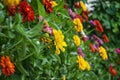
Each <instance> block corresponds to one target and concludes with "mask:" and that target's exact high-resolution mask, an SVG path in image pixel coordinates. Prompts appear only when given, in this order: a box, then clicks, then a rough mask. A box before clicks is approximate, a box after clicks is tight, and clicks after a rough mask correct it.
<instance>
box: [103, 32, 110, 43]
mask: <svg viewBox="0 0 120 80" xmlns="http://www.w3.org/2000/svg"><path fill="white" fill-rule="evenodd" d="M102 38H103V40H104V42H106V43H107V42H109V39H108V37H107V35H106V34H103V35H102Z"/></svg>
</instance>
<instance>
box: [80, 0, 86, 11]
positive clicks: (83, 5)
mask: <svg viewBox="0 0 120 80" xmlns="http://www.w3.org/2000/svg"><path fill="white" fill-rule="evenodd" d="M80 5H81V7H82V10H83V11H87V7H86V6H85V4H84V2H83V1H80Z"/></svg>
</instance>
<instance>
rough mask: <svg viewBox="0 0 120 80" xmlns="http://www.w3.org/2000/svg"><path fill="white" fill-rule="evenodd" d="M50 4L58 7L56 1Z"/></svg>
mask: <svg viewBox="0 0 120 80" xmlns="http://www.w3.org/2000/svg"><path fill="white" fill-rule="evenodd" d="M50 4H51V5H52V7H55V6H57V5H58V4H57V3H56V2H55V1H50Z"/></svg>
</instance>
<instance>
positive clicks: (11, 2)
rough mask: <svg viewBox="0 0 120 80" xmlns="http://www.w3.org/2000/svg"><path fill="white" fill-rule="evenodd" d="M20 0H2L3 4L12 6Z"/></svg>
mask: <svg viewBox="0 0 120 80" xmlns="http://www.w3.org/2000/svg"><path fill="white" fill-rule="evenodd" d="M20 1H21V0H3V4H4V5H5V6H14V5H18V4H19V3H20Z"/></svg>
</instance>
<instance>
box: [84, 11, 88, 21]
mask: <svg viewBox="0 0 120 80" xmlns="http://www.w3.org/2000/svg"><path fill="white" fill-rule="evenodd" d="M88 14H89V12H88V11H86V12H84V11H83V12H82V16H83V18H84V19H85V20H86V21H87V22H88Z"/></svg>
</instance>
